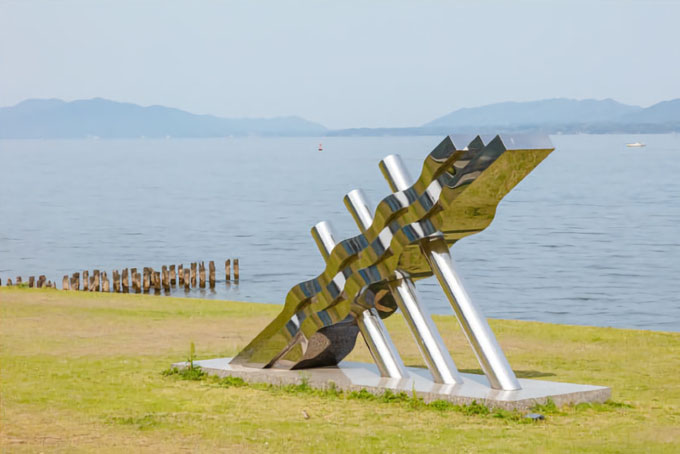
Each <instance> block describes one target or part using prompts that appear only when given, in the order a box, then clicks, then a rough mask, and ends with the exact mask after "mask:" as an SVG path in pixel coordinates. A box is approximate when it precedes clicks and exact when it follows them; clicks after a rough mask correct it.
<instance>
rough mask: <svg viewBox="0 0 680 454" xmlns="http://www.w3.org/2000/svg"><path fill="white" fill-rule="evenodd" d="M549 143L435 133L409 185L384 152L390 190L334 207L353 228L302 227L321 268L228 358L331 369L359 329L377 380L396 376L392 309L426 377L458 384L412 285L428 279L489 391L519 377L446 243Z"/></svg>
mask: <svg viewBox="0 0 680 454" xmlns="http://www.w3.org/2000/svg"><path fill="white" fill-rule="evenodd" d="M553 149H554V148H553V146H552V144H551V143H550V140H549V139H548V137H547V136H503V137H501V136H496V137H494V138H493V139H491V140H489V141H488V142H486V141H485V140H484V139H482V138H481V137H479V136H477V137H474V138H465V137H457V136H449V137H446V138H445V139H444V140H443V141H442V142H441V143H440V144H439V145H438V146H437V147H436V148H435V149H434V150H433V151H432V152H431V153H430V154H429V155H428V156H427V157H426V159H425V162H424V164H423V168H422V171H421V174H420V176H419V177H418V179H417V180H416V181H415V182H413V183H411V181H410V177H409V175H408V174H407V172H406V170H405V168H404V166H403V164H402V163H401V160H400V158H399V157H398V156H396V155H391V156H388V157H387V158H385V159H384V160H383V161H381V162H380V169H381V171H382V173H383V175H384V176H385V178H386V179H387V181H388V184H389V186H390V188H391V189H392V191H393V193H392V194H391V195H388V196H387V197H385V198H384V199H383V200H382V201H381V202H380V203H379V204H378V206H377V208H376V210H375V213H374V214H371V212H370V210H369V208H368V204H367V202H366V200H365V198H364V197H363V194H362V193H361V191H358V190H355V191H352V192H350V193H349V194H347V195H346V196H345V205H346V206H347V208H348V210H349V211H350V213H351V214H352V216H353V218H354V220H355V221H356V223H357V225H358V227H359V230H360V231H361V233H360V234H359V235H357V236H355V237H352V238H349V239H346V240H344V241H340V242H338V243H336V242H335V239H334V237H333V233H332V230H331V227H330V225H329V224H328V223H326V222H322V223H319V224H317V225H316V226H314V228H312V236H313V237H314V239H315V241H316V243H317V245H318V247H319V250H320V251H321V254H322V255H323V257H324V259H325V261H326V268H325V270H324V271H323V273H322V274H320V275H319V276H317V277H316V278H314V279H312V280H309V281H306V282H302V283H300V284H298V285H296V286H295V287H293V288H292V289H291V290H290V292H289V293H288V295H287V296H286V301H285V305H284V308H283V310H282V312H281V313H280V314H279V315H278V316H277V317H276V318H275V319H274V321H272V322H271V323H270V324H269V325H268V326H267V327H266V328H265V329H264V330H263V331H262V332H261V333H260V334H259V335H257V336H256V337H255V339H253V340H252V341H251V342H250V343H249V344H248V345H247V346H246V347H245V348H244V349H243V351H241V352H240V353H239V354H238V355H237V356H236V357H235V358H234V359H233V360H232V361H231V362H232V364H240V365H245V366H249V367H261V368H280V369H302V368H311V367H322V366H330V365H336V364H338V363H339V362H340V361H341V360H342V359H343V358H344V357H345V356H347V355H348V354H349V353H350V352H351V351H352V349H353V348H354V345H355V342H356V338H357V336H358V335H359V334H361V335H362V337H363V338H364V340H365V341H366V344H367V346H368V347H369V350H370V352H371V355H372V356H373V359H374V360H375V362H376V365H377V366H378V369H379V371H380V373H381V375H382V376H383V377H391V378H405V377H406V376H407V374H408V373H407V372H406V368H405V367H404V365H403V362H402V361H401V358H400V357H399V353H398V352H397V351H396V349H395V347H394V344H393V343H392V341H391V339H390V338H389V334H388V333H387V331H386V329H385V327H384V325H383V323H382V321H381V319H382V318H385V317H388V316H390V315H391V314H393V313H394V312H395V311H396V310H397V309H401V311H402V313H403V314H404V317H405V319H406V321H407V324H408V326H409V328H410V330H411V332H412V334H413V336H414V339H415V340H416V343H417V344H418V347H419V350H420V352H421V354H422V355H423V359H424V361H425V364H426V365H427V366H428V368H429V370H430V372H431V374H432V377H433V381H434V382H436V383H446V384H456V383H460V382H461V378H460V375H459V373H458V371H457V369H456V366H455V364H454V362H453V360H452V359H451V357H450V354H449V352H448V351H447V349H446V347H445V346H444V344H443V342H442V340H441V336H440V335H439V333H438V332H437V328H436V326H435V325H434V323H433V322H432V320H431V318H430V316H429V314H428V313H427V311H426V309H425V307H424V306H423V305H422V304H421V303H420V301H419V299H418V296H417V293H416V290H415V285H414V281H417V280H419V279H423V278H426V277H429V276H432V275H433V274H434V275H435V276H436V277H437V279H438V281H439V283H440V285H441V286H442V289H443V290H444V292H445V293H446V295H447V297H448V299H449V301H450V302H451V305H452V306H453V309H454V311H455V313H456V316H457V318H458V320H459V322H460V324H461V326H462V328H463V331H464V333H465V335H466V337H467V339H468V341H469V343H470V345H471V347H472V349H473V350H474V352H475V354H476V356H477V359H478V360H479V363H480V366H481V369H482V370H483V371H484V373H485V375H486V376H487V378H488V380H489V384H490V386H491V387H492V388H494V389H499V390H506V391H511V390H518V389H520V385H519V382H518V381H517V378H516V377H515V374H514V373H513V371H512V369H511V368H510V365H509V364H508V361H507V359H506V358H505V355H504V354H503V351H502V350H501V348H500V346H499V345H498V342H497V341H496V338H495V336H494V334H493V332H492V331H491V329H490V327H489V325H488V323H487V321H486V319H485V318H484V316H483V315H482V314H481V311H480V310H479V309H478V308H477V307H476V305H475V304H474V303H473V302H472V301H471V300H470V298H469V296H468V294H467V292H466V291H465V288H464V287H463V285H462V282H461V280H460V277H459V276H458V274H457V272H456V270H455V267H454V264H453V261H452V260H451V257H450V255H449V248H450V247H451V246H452V245H453V244H455V243H456V242H457V241H458V240H460V239H462V238H464V237H466V236H468V235H472V234H474V233H477V232H480V231H482V230H484V229H485V228H486V227H487V226H488V225H489V224H490V223H491V221H492V220H493V217H494V215H495V212H496V207H497V205H498V203H499V202H500V201H501V199H502V198H503V197H504V196H505V195H506V194H507V193H508V192H510V190H511V189H512V188H513V187H514V186H515V185H517V183H519V182H520V181H521V180H522V179H523V178H524V177H525V176H526V175H527V174H529V172H531V171H532V170H533V169H534V168H535V167H536V166H537V165H538V164H539V163H540V162H541V161H542V160H543V159H545V157H546V156H548V154H550V153H551V152H552V151H553Z"/></svg>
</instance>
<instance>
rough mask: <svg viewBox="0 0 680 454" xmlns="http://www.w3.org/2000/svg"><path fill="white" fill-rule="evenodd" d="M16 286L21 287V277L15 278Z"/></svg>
mask: <svg viewBox="0 0 680 454" xmlns="http://www.w3.org/2000/svg"><path fill="white" fill-rule="evenodd" d="M17 285H21V276H17Z"/></svg>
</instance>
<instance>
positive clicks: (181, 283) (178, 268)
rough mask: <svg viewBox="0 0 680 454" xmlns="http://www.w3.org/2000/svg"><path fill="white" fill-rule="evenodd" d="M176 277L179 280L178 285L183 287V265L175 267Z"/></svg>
mask: <svg viewBox="0 0 680 454" xmlns="http://www.w3.org/2000/svg"><path fill="white" fill-rule="evenodd" d="M177 276H178V279H179V285H180V286H181V285H184V265H181V264H180V265H178V266H177Z"/></svg>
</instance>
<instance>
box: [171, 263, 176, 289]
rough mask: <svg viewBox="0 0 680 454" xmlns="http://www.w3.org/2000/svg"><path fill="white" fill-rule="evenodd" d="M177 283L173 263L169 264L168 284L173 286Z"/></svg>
mask: <svg viewBox="0 0 680 454" xmlns="http://www.w3.org/2000/svg"><path fill="white" fill-rule="evenodd" d="M175 284H177V274H176V273H175V265H170V285H172V286H173V287H174V286H175Z"/></svg>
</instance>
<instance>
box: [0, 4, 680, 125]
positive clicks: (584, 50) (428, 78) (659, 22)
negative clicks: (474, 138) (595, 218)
mask: <svg viewBox="0 0 680 454" xmlns="http://www.w3.org/2000/svg"><path fill="white" fill-rule="evenodd" d="M679 18H680V2H658V1H618V2H611V1H597V0H591V1H587V2H579V1H566V2H561V1H545V2H532V1H502V2H501V1H483V0H482V1H474V2H473V1H457V2H454V1H449V2H444V1H427V0H425V1H411V2H405V1H378V0H376V1H371V2H366V1H282V0H279V1H264V0H263V1H253V0H251V1H219V2H218V1H207V0H205V1H199V2H189V1H185V2H177V1H167V0H163V1H158V0H146V1H127V0H116V1H105V0H101V1H91V0H87V1H84V0H83V1H73V0H72V1H60V0H55V1H37V0H20V1H14V0H0V106H9V105H14V104H16V103H18V102H20V101H22V100H24V99H28V98H61V99H64V100H74V99H85V98H93V97H103V98H108V99H113V100H116V101H125V102H133V103H136V104H141V105H154V104H160V105H165V106H171V107H177V108H180V109H184V110H187V111H190V112H193V113H205V114H213V115H218V116H223V117H274V116H288V115H298V116H301V117H304V118H306V119H309V120H312V121H317V122H319V123H322V124H323V125H325V126H327V127H329V128H351V127H401V126H418V125H421V124H423V123H426V122H428V121H430V120H432V119H434V118H437V117H439V116H441V115H444V114H446V113H449V112H451V111H453V110H456V109H459V108H462V107H474V106H480V105H485V104H490V103H495V102H503V101H529V100H537V99H544V98H558V97H566V98H575V99H586V98H596V99H603V98H613V99H616V100H618V101H620V102H624V103H627V104H636V105H641V106H645V107H646V106H649V105H652V104H654V103H657V102H659V101H663V100H668V99H673V98H680V26H678V19H679Z"/></svg>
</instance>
